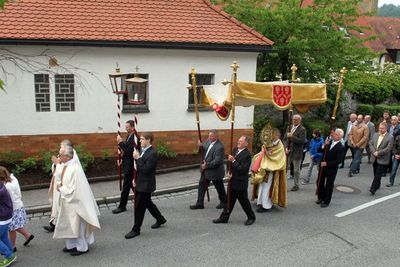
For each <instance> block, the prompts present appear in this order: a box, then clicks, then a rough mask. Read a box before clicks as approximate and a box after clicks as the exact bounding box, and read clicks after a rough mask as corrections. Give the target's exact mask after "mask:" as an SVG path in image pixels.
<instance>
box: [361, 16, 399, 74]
mask: <svg viewBox="0 0 400 267" xmlns="http://www.w3.org/2000/svg"><path fill="white" fill-rule="evenodd" d="M356 24H357V25H359V26H363V27H367V28H366V29H365V30H363V31H361V32H355V33H353V34H355V35H356V36H358V37H359V38H362V39H367V38H369V37H371V36H376V38H375V39H374V40H370V41H366V42H365V46H367V47H369V48H370V49H371V50H372V51H374V52H376V53H377V54H378V58H376V60H375V62H374V63H375V64H379V65H381V66H383V64H384V63H385V62H387V61H389V62H393V63H396V64H400V18H389V17H378V16H363V17H360V18H359V19H358V20H357V23H356Z"/></svg>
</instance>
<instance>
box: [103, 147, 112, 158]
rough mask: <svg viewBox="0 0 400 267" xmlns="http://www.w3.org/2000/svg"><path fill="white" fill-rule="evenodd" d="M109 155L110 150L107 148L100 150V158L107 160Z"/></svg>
mask: <svg viewBox="0 0 400 267" xmlns="http://www.w3.org/2000/svg"><path fill="white" fill-rule="evenodd" d="M110 157H111V151H110V150H109V149H107V148H104V149H102V150H101V158H102V159H103V160H107V159H109V158H110Z"/></svg>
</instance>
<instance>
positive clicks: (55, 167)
mask: <svg viewBox="0 0 400 267" xmlns="http://www.w3.org/2000/svg"><path fill="white" fill-rule="evenodd" d="M66 146H71V147H72V143H71V141H70V140H68V139H65V140H63V141H62V142H61V143H60V148H61V147H66ZM73 151H74V157H73V160H74V161H75V162H76V163H77V164H78V165H79V166H82V165H81V162H80V160H79V157H78V154H77V153H76V151H75V149H73ZM51 160H52V162H53V164H52V166H51V170H52V173H53V176H52V178H51V181H50V186H49V193H48V197H49V203H50V204H51V214H50V221H49V225H46V226H43V228H44V229H45V230H46V231H48V232H54V228H55V224H56V219H57V216H58V209H59V203H58V200H59V198H60V195H59V194H60V193H59V192H58V191H57V188H56V186H57V183H59V182H60V180H61V171H62V166H63V163H61V162H60V159H59V158H58V157H56V156H53V157H52V158H51Z"/></svg>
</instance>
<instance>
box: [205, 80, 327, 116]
mask: <svg viewBox="0 0 400 267" xmlns="http://www.w3.org/2000/svg"><path fill="white" fill-rule="evenodd" d="M232 90H234V91H235V106H243V107H248V106H252V105H264V104H273V105H274V106H275V107H276V108H277V109H279V110H287V109H290V108H292V107H295V108H296V109H297V110H298V111H299V112H302V113H303V112H306V111H308V110H309V108H310V107H312V106H315V105H319V104H323V103H325V102H326V99H327V96H326V84H322V83H321V84H319V83H289V82H286V81H277V82H251V81H240V80H238V81H237V82H236V85H235V86H233V85H232V84H229V85H222V84H221V85H210V86H203V90H202V96H201V103H200V104H201V105H202V106H204V107H212V108H213V109H214V110H215V111H216V112H217V116H218V117H219V118H220V119H223V120H226V119H227V118H228V117H229V110H230V108H231V107H232V96H231V95H232Z"/></svg>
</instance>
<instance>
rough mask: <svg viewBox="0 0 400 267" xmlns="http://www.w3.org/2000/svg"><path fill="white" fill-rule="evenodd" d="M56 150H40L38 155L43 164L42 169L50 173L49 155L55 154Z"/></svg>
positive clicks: (50, 162)
mask: <svg viewBox="0 0 400 267" xmlns="http://www.w3.org/2000/svg"><path fill="white" fill-rule="evenodd" d="M57 154H58V152H57V151H55V150H53V151H42V152H41V155H40V157H41V158H42V161H43V165H42V170H43V171H44V172H45V173H49V174H50V173H51V166H52V164H53V162H52V161H51V157H52V156H55V155H57Z"/></svg>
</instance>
